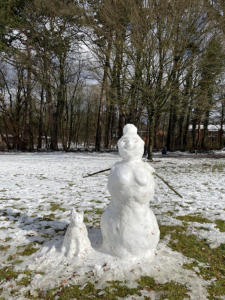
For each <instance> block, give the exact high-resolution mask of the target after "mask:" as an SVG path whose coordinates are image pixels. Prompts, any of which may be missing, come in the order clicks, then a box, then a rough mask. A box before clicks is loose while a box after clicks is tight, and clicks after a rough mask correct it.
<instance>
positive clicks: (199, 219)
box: [176, 215, 212, 224]
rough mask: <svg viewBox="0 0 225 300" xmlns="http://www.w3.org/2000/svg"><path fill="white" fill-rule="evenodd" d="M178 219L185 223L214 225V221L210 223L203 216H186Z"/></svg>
mask: <svg viewBox="0 0 225 300" xmlns="http://www.w3.org/2000/svg"><path fill="white" fill-rule="evenodd" d="M176 219H178V220H181V221H185V222H198V223H201V224H202V223H212V221H210V220H209V219H207V218H203V217H201V216H198V215H186V216H178V217H176Z"/></svg>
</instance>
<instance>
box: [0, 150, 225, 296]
mask: <svg viewBox="0 0 225 300" xmlns="http://www.w3.org/2000/svg"><path fill="white" fill-rule="evenodd" d="M119 159H120V158H119V156H118V155H117V154H83V153H66V154H65V153H41V154H40V153H32V154H30V153H29V154H15V153H11V154H7V153H1V154H0V204H1V206H0V299H119V298H123V299H153V300H154V299H171V300H173V299H196V300H197V299H200V300H201V299H225V158H219V159H213V158H196V157H194V156H193V158H190V157H188V158H186V157H185V156H183V157H177V158H176V157H172V158H169V157H157V158H155V160H154V162H153V163H152V166H153V167H154V168H155V170H156V172H157V173H158V174H159V175H161V176H163V178H164V179H166V180H167V181H168V182H169V183H170V184H171V185H172V186H173V187H174V188H175V189H176V190H177V191H178V192H179V193H180V194H181V195H182V196H183V198H182V199H181V198H179V197H178V196H177V195H176V194H174V193H173V191H171V190H170V189H168V187H167V186H166V185H165V184H164V183H162V181H160V180H159V179H158V178H155V180H156V183H157V187H156V195H155V199H154V202H153V203H150V206H151V208H152V210H153V211H154V213H155V215H156V217H157V220H158V222H159V225H160V231H161V239H160V242H159V245H158V252H157V255H156V258H155V261H153V262H152V263H151V265H150V266H148V267H146V266H145V265H142V264H140V266H139V268H136V269H131V270H129V272H130V275H129V276H128V275H127V273H126V274H125V273H124V274H123V275H122V273H121V272H119V271H118V273H117V272H116V269H114V270H113V271H110V270H107V268H104V266H102V272H99V273H98V272H97V271H96V269H93V270H91V269H88V268H87V266H86V265H85V266H84V268H83V270H82V268H81V269H79V271H78V270H76V269H75V270H71V268H70V267H69V266H68V268H67V266H63V268H61V269H60V268H59V269H58V270H57V269H56V268H54V263H53V264H52V266H48V268H46V266H45V264H44V262H43V266H42V264H41V263H40V264H39V265H38V266H37V267H35V263H34V260H35V255H37V253H38V252H40V251H41V249H42V248H43V247H44V246H45V245H46V244H49V243H51V242H52V241H57V240H61V239H62V237H63V235H64V234H65V230H66V228H67V226H68V224H69V220H70V214H71V210H72V208H75V209H77V210H83V211H84V213H85V223H86V225H87V226H88V228H89V232H90V231H92V232H94V231H96V232H98V231H99V221H100V218H101V214H102V212H103V211H104V209H105V208H106V206H107V204H108V203H109V201H110V196H109V193H108V191H107V189H106V185H107V175H108V173H107V172H106V173H102V174H98V175H96V176H93V177H88V178H83V176H84V175H86V174H87V173H91V172H95V171H99V170H101V169H106V168H110V167H111V166H112V165H113V164H114V163H115V162H116V161H118V160H119ZM35 268H36V269H35ZM121 268H122V267H121ZM120 271H121V270H120ZM96 272H97V273H98V274H96ZM100 273H101V274H100ZM53 274H54V276H53Z"/></svg>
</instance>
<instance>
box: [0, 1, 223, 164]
mask: <svg viewBox="0 0 225 300" xmlns="http://www.w3.org/2000/svg"><path fill="white" fill-rule="evenodd" d="M224 14H225V3H224V1H223V0H213V1H211V0H199V1H196V0H179V1H178V0H143V1H139V0H101V1H100V0H80V1H79V0H48V1H44V0H31V1H25V0H2V1H1V4H0V135H1V138H2V140H3V141H4V143H5V144H6V146H7V149H9V150H10V149H13V150H22V151H25V150H27V151H33V150H36V149H37V150H41V149H49V150H58V149H59V148H60V149H61V148H62V149H63V150H65V151H70V150H71V149H73V148H74V147H76V148H79V147H81V146H82V147H84V148H93V149H95V150H96V151H100V150H101V149H112V148H113V147H115V143H116V140H117V139H118V137H120V136H121V135H122V128H123V126H124V124H126V123H133V124H135V125H136V126H137V127H138V129H139V130H140V134H141V135H142V136H143V137H144V138H145V139H146V152H147V153H148V157H149V158H151V157H152V151H153V149H157V148H160V147H162V146H166V147H167V149H168V150H171V151H173V150H177V149H179V150H191V149H203V150H206V149H209V147H211V146H212V145H211V146H210V145H209V139H208V136H209V132H208V125H209V124H216V125H217V127H218V137H217V144H216V147H218V148H222V147H223V146H224V124H225V81H224V79H225V78H224V63H225V53H224V46H225V43H224V42H225V17H224ZM214 146H215V145H214Z"/></svg>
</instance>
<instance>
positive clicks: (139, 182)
mask: <svg viewBox="0 0 225 300" xmlns="http://www.w3.org/2000/svg"><path fill="white" fill-rule="evenodd" d="M118 149H119V154H120V156H121V157H122V160H121V161H120V162H117V163H116V164H115V165H114V166H113V167H112V169H111V172H110V175H109V179H108V190H109V192H110V194H111V202H110V204H109V206H108V207H107V209H106V210H105V212H104V213H103V215H102V218H101V232H102V239H103V242H102V250H103V251H104V252H107V253H109V254H111V255H114V256H118V257H120V258H127V257H143V256H152V255H153V254H154V252H155V249H156V246H157V244H158V242H159V233H160V232H159V227H158V224H157V220H156V217H155V215H154V213H153V212H152V210H151V209H150V207H149V203H150V201H152V200H153V197H154V187H155V183H154V177H153V172H154V169H153V168H152V167H151V166H150V165H149V163H147V162H144V161H143V160H142V156H143V153H144V141H143V140H142V139H141V138H140V136H139V135H138V134H137V128H136V127H135V126H134V125H132V124H127V125H126V126H125V127H124V129H123V136H122V137H121V138H120V139H119V141H118Z"/></svg>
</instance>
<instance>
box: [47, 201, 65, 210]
mask: <svg viewBox="0 0 225 300" xmlns="http://www.w3.org/2000/svg"><path fill="white" fill-rule="evenodd" d="M50 205H51V207H50V210H51V211H56V210H61V211H63V212H65V211H66V209H65V208H63V207H61V206H60V205H59V204H57V203H54V202H51V203H50Z"/></svg>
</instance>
